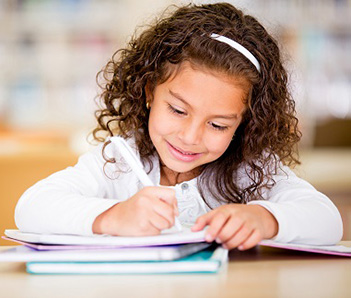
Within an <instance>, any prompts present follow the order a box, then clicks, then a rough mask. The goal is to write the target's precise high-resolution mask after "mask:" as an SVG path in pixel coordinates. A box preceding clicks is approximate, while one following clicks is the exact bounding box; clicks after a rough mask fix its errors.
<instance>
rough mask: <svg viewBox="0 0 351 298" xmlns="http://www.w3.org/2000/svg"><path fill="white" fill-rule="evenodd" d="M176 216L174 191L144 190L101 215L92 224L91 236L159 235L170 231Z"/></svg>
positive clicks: (163, 189)
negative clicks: (167, 230) (93, 234)
mask: <svg viewBox="0 0 351 298" xmlns="http://www.w3.org/2000/svg"><path fill="white" fill-rule="evenodd" d="M178 215H179V212H178V207H177V199H176V196H175V190H173V189H170V188H165V187H145V188H143V189H142V190H140V191H139V192H138V193H136V194H135V195H134V196H132V197H131V198H130V199H128V200H127V201H124V202H121V203H118V204H116V205H114V206H113V207H111V208H110V209H108V210H106V211H105V212H104V213H102V214H100V215H99V216H98V217H97V218H96V219H95V221H94V224H93V232H94V233H97V234H109V235H114V236H146V235H158V234H160V232H161V231H162V230H164V229H167V228H171V227H172V226H173V225H174V218H175V216H178Z"/></svg>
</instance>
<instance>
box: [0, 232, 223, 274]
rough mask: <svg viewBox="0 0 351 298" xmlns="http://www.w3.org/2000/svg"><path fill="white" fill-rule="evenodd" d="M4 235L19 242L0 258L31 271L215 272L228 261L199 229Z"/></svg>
mask: <svg viewBox="0 0 351 298" xmlns="http://www.w3.org/2000/svg"><path fill="white" fill-rule="evenodd" d="M5 235H6V236H4V237H2V238H4V239H6V240H10V241H14V242H16V243H19V244H21V245H20V246H15V247H12V248H9V249H6V250H2V251H1V252H0V262H1V261H2V262H26V268H27V272H29V273H33V274H146V273H147V274H150V273H216V272H219V271H220V270H221V269H222V268H224V267H225V266H224V265H225V264H226V263H227V259H228V250H226V249H224V248H222V247H221V246H218V245H215V244H209V243H206V242H205V239H204V238H205V237H204V236H205V234H204V231H201V232H196V233H194V232H191V231H190V230H189V229H184V230H183V231H182V232H177V233H174V232H173V233H162V234H161V235H158V236H148V237H117V236H108V235H93V236H76V235H57V234H55V235H53V234H52V235H49V234H46V235H44V234H34V233H24V232H20V231H19V230H5Z"/></svg>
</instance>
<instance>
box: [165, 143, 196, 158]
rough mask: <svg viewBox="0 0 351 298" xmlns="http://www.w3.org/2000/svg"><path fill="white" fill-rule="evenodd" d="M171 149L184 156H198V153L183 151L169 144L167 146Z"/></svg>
mask: <svg viewBox="0 0 351 298" xmlns="http://www.w3.org/2000/svg"><path fill="white" fill-rule="evenodd" d="M168 144H169V143H168ZM169 145H170V146H171V147H172V148H173V149H175V150H177V151H178V152H180V153H181V154H184V155H197V154H200V153H194V152H191V151H184V150H182V149H180V148H178V147H175V146H173V145H171V144H169Z"/></svg>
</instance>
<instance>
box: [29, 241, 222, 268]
mask: <svg viewBox="0 0 351 298" xmlns="http://www.w3.org/2000/svg"><path fill="white" fill-rule="evenodd" d="M227 259H228V250H227V249H224V248H222V247H221V246H216V245H213V246H211V247H209V248H207V249H205V250H202V251H199V252H197V253H195V254H192V255H190V256H187V257H184V258H181V259H177V260H174V261H130V262H128V261H118V262H111V261H109V262H28V263H27V264H26V267H27V272H29V273H33V274H164V273H216V272H218V271H219V270H220V269H221V268H222V267H223V265H225V264H226V262H227Z"/></svg>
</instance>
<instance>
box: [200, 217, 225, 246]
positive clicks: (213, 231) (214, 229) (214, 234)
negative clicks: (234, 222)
mask: <svg viewBox="0 0 351 298" xmlns="http://www.w3.org/2000/svg"><path fill="white" fill-rule="evenodd" d="M228 219H229V214H226V213H223V212H217V214H216V216H214V217H213V218H212V219H211V222H210V226H209V228H208V229H207V231H206V236H205V240H206V241H207V242H212V241H213V240H215V239H217V240H218V235H219V233H220V232H221V230H222V228H223V227H224V226H225V225H226V223H227V221H228Z"/></svg>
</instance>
